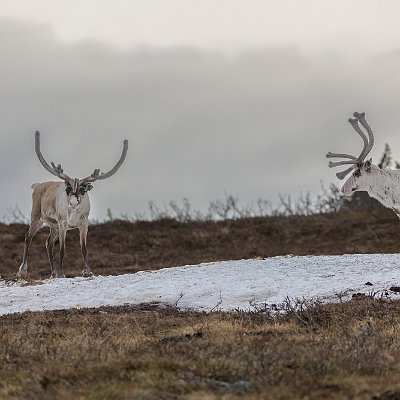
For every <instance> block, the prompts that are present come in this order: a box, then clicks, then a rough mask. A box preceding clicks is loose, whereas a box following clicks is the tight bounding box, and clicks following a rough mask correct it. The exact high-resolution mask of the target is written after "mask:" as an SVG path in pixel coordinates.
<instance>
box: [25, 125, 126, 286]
mask: <svg viewBox="0 0 400 400" xmlns="http://www.w3.org/2000/svg"><path fill="white" fill-rule="evenodd" d="M35 150H36V154H37V156H38V158H39V161H40V162H41V164H42V165H43V167H44V168H45V169H46V170H47V171H49V172H50V173H51V174H53V175H55V176H57V177H58V178H60V179H62V182H44V183H35V184H33V185H32V189H33V193H32V212H31V223H30V226H29V230H28V232H27V233H26V235H25V246H24V253H23V258H22V264H21V266H20V268H19V271H18V277H21V278H25V277H26V276H27V274H28V254H29V248H30V246H31V243H32V239H33V237H34V236H35V234H36V232H37V231H38V230H39V229H40V228H41V227H42V226H43V224H46V225H48V226H49V227H50V234H49V237H48V238H47V240H46V249H47V255H48V257H49V262H50V267H51V277H52V278H62V277H64V271H63V260H64V254H65V239H66V235H67V231H69V230H70V229H76V228H77V229H79V237H80V245H81V252H82V257H83V270H82V275H83V276H90V275H92V273H91V271H90V268H89V263H88V252H87V248H86V237H87V231H88V218H89V212H90V201H89V193H88V192H89V190H91V189H92V188H93V186H92V183H93V182H95V181H97V180H102V179H106V178H109V177H110V176H112V175H114V174H115V172H117V170H118V169H119V167H120V166H121V165H122V163H123V162H124V160H125V157H126V153H127V151H128V141H127V140H124V147H123V150H122V154H121V157H120V159H119V161H118V162H117V163H116V164H115V165H114V167H113V168H112V169H111V170H110V171H108V172H106V173H101V174H100V170H99V169H96V170H95V171H94V172H93V174H92V175H90V176H88V177H86V178H84V179H77V178H75V179H72V178H70V177H69V176H68V175H66V174H65V173H64V171H63V169H62V168H61V165H58V166H55V165H54V164H53V163H51V166H50V165H49V164H48V163H47V162H46V160H45V159H44V158H43V156H42V153H41V152H40V133H39V132H36V133H35ZM58 241H59V242H60V262H59V265H58V266H57V265H56V263H55V259H54V246H55V245H56V243H57V242H58Z"/></svg>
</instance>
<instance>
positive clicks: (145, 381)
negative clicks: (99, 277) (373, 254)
mask: <svg viewBox="0 0 400 400" xmlns="http://www.w3.org/2000/svg"><path fill="white" fill-rule="evenodd" d="M299 317H300V318H299ZM0 321H1V325H0V326H1V328H0V398H5V399H22V398H23V399H39V398H40V399H55V398H57V399H71V398H74V399H111V398H112V399H131V398H134V399H155V398H157V399H225V398H226V399H231V398H232V399H236V398H243V397H245V398H249V399H259V398H263V399H301V398H302V399H350V398H351V399H371V398H372V397H373V396H375V398H376V399H386V400H389V399H390V398H391V397H387V396H389V395H390V393H392V394H393V393H397V394H400V382H399V376H400V328H399V327H400V302H397V301H388V300H374V299H370V298H367V299H363V300H357V301H351V302H348V303H343V304H335V305H318V304H317V305H314V306H313V307H311V308H309V309H308V310H306V311H302V312H301V315H298V314H297V315H296V314H295V313H289V314H288V315H286V316H281V317H279V318H277V319H273V318H269V317H266V315H265V314H263V313H257V312H255V313H250V314H246V313H212V314H208V315H207V314H203V313H196V312H186V313H179V312H178V311H176V310H175V309H173V308H159V307H158V306H156V305H147V306H145V305H143V306H136V307H116V308H111V307H108V308H102V309H97V310H93V309H90V310H69V311H55V312H45V313H24V314H22V315H11V316H3V317H1V318H0ZM300 321H305V323H304V322H300ZM386 392H388V393H386ZM389 392H390V393H389ZM384 393H386V395H384ZM396 398H398V397H392V399H396Z"/></svg>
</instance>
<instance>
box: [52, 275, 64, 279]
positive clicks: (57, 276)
mask: <svg viewBox="0 0 400 400" xmlns="http://www.w3.org/2000/svg"><path fill="white" fill-rule="evenodd" d="M58 278H65V275H64V274H51V276H50V279H58Z"/></svg>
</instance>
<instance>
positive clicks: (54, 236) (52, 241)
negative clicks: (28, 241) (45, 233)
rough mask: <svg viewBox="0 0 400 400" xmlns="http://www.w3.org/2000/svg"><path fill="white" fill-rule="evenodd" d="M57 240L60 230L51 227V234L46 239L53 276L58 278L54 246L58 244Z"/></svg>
mask: <svg viewBox="0 0 400 400" xmlns="http://www.w3.org/2000/svg"><path fill="white" fill-rule="evenodd" d="M57 241H58V230H57V229H54V228H50V234H49V237H48V238H47V240H46V250H47V255H48V257H49V262H50V268H51V278H57V268H56V266H55V264H54V246H55V245H56V243H57Z"/></svg>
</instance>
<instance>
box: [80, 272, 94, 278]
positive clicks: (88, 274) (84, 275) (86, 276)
mask: <svg viewBox="0 0 400 400" xmlns="http://www.w3.org/2000/svg"><path fill="white" fill-rule="evenodd" d="M82 276H83V277H84V278H89V277H91V276H93V273H92V272H91V271H82Z"/></svg>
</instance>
